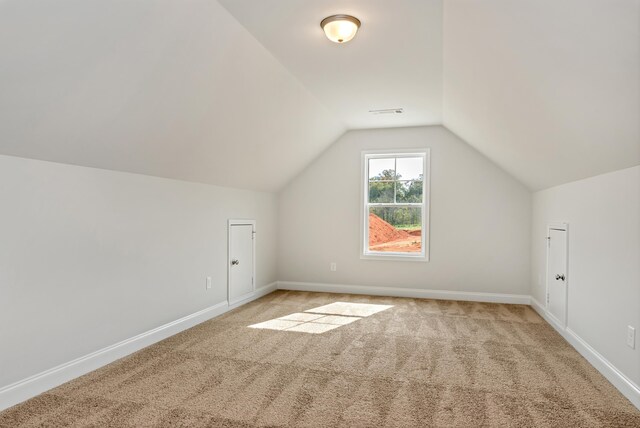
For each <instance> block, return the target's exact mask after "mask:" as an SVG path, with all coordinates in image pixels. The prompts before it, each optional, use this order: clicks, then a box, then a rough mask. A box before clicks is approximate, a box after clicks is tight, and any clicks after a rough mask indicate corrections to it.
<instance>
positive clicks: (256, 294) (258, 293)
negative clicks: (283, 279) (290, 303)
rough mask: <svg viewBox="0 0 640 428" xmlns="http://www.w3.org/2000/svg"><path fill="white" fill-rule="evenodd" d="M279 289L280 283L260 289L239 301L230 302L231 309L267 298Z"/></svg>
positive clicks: (273, 283)
mask: <svg viewBox="0 0 640 428" xmlns="http://www.w3.org/2000/svg"><path fill="white" fill-rule="evenodd" d="M277 289H278V282H277V281H276V282H272V283H271V284H268V285H265V286H264V287H260V288H258V289H256V290H255V291H253V292H251V293H249V294H246V295H244V296H242V297H240V298H239V299H236V300H234V301H231V302H229V309H230V310H231V309H235V308H237V307H239V306H242V305H244V304H246V303H249V302H250V301H252V300H256V299H259V298H260V297H262V296H266V295H267V294H269V293H273V292H274V291H276V290H277Z"/></svg>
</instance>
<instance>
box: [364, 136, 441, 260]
mask: <svg viewBox="0 0 640 428" xmlns="http://www.w3.org/2000/svg"><path fill="white" fill-rule="evenodd" d="M390 157H396V158H402V157H422V158H423V161H424V164H423V172H424V174H423V183H422V203H421V204H402V205H406V206H412V205H415V206H422V252H420V253H401V252H376V251H369V206H370V205H369V159H375V158H390ZM430 175H431V162H430V150H429V149H428V148H423V149H404V150H367V151H363V152H362V162H361V171H360V177H361V186H360V226H361V227H360V243H361V244H360V258H361V259H365V260H396V261H421V262H426V261H429V235H430V233H429V232H430V226H429V211H430V210H431V203H430V195H431V191H430V187H431V180H430ZM375 205H377V206H386V205H387V204H375ZM393 205H395V206H398V205H397V204H393ZM402 205H401V206H402Z"/></svg>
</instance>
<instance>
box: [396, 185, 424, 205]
mask: <svg viewBox="0 0 640 428" xmlns="http://www.w3.org/2000/svg"><path fill="white" fill-rule="evenodd" d="M396 202H397V203H399V204H408V203H420V202H422V181H415V180H414V181H396Z"/></svg>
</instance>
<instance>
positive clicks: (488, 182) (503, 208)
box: [278, 126, 531, 295]
mask: <svg viewBox="0 0 640 428" xmlns="http://www.w3.org/2000/svg"><path fill="white" fill-rule="evenodd" d="M416 147H429V148H430V149H431V206H432V207H431V243H430V261H429V262H404V261H401V262H398V261H387V260H384V261H379V260H361V259H360V245H359V243H360V241H359V239H360V227H361V219H360V201H361V197H360V192H361V185H360V183H361V179H360V163H361V152H362V151H363V150H370V149H394V148H398V149H400V148H416ZM530 219H531V193H530V192H529V191H528V190H527V189H526V188H525V187H524V186H523V185H522V184H520V183H519V182H517V181H515V180H514V179H513V178H511V177H510V176H509V175H507V174H506V173H505V172H504V171H502V170H501V169H499V168H498V167H496V166H495V165H494V164H493V163H491V162H490V161H489V160H488V159H486V158H485V157H483V156H482V155H480V154H479V153H478V152H476V151H475V150H473V149H472V148H471V147H470V146H468V145H467V144H466V143H464V142H463V141H462V140H460V139H459V138H457V137H456V136H455V135H453V134H452V133H451V132H449V131H448V130H446V129H445V128H443V127H441V126H433V127H419V128H401V129H384V130H367V131H351V132H348V133H347V134H345V135H344V136H343V137H342V138H340V139H339V140H338V141H337V142H336V143H335V144H334V145H333V146H331V147H330V148H329V149H328V150H327V151H326V152H325V153H324V154H322V155H321V156H320V157H319V158H318V159H317V160H316V161H315V162H314V163H313V164H312V165H310V166H309V168H307V169H306V170H305V171H304V172H303V173H302V174H301V175H299V176H298V177H297V178H295V179H294V180H293V181H292V182H291V183H290V184H289V185H288V186H287V187H285V188H284V189H283V190H282V191H281V193H280V198H279V221H280V223H279V224H280V228H279V240H278V245H279V251H278V279H279V280H284V281H302V282H318V283H331V284H355V285H368V286H384V287H406V288H416V289H431V290H455V291H470V292H492V293H507V294H525V295H528V294H529V258H530V233H529V229H530ZM331 262H336V263H337V267H338V269H337V271H336V272H331V271H330V269H329V264H330V263H331Z"/></svg>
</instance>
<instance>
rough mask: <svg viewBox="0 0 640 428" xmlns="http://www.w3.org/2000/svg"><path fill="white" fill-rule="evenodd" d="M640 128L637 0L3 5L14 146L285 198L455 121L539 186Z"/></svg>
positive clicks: (3, 60)
mask: <svg viewBox="0 0 640 428" xmlns="http://www.w3.org/2000/svg"><path fill="white" fill-rule="evenodd" d="M334 13H350V14H353V15H355V16H358V17H359V18H360V19H361V20H362V28H361V31H360V32H359V33H358V35H357V37H356V38H355V39H354V40H353V41H352V42H350V43H349V44H346V45H336V44H333V43H331V42H329V41H328V40H327V39H326V38H324V35H323V33H322V30H321V29H320V26H319V22H320V20H321V19H322V18H324V17H325V16H328V15H331V14H334ZM400 107H401V108H403V109H404V113H402V114H398V115H372V114H370V113H369V110H373V109H383V108H400ZM639 118H640V1H639V0H608V1H602V0H563V1H557V0H522V1H513V0H483V1H477V0H445V1H443V0H394V1H389V0H219V2H217V1H212V0H180V1H177V0H138V1H135V2H131V1H114V0H56V1H55V2H43V1H40V0H0V154H9V155H16V156H24V157H31V158H36V159H44V160H51V161H57V162H65V163H71V164H78V165H85V166H92V167H99V168H107V169H114V170H121V171H130V172H136V173H143V174H150V175H157V176H163V177H170V178H177V179H184V180H190V181H198V182H206V183H212V184H217V185H224V186H232V187H241V188H250V189H258V190H268V191H273V190H277V189H279V188H280V187H282V186H283V185H284V184H285V183H286V182H287V181H288V180H290V179H291V178H292V177H293V176H294V175H296V174H297V173H298V172H299V171H300V170H302V169H303V168H304V167H305V166H306V165H308V164H309V163H310V162H311V161H312V160H313V159H314V158H315V157H316V156H317V155H318V154H319V153H320V152H321V151H323V150H324V149H326V148H327V147H328V146H329V145H330V144H331V143H332V142H333V141H335V140H336V139H337V137H338V136H340V135H341V134H342V133H343V132H344V131H345V130H347V129H356V128H379V127H399V126H414V125H430V124H436V123H443V124H444V125H445V126H446V127H448V128H449V129H450V130H452V131H453V132H455V133H457V134H458V135H459V136H461V137H462V138H463V139H465V140H466V141H467V142H468V143H469V144H470V145H472V146H473V147H475V148H476V149H477V150H478V151H480V152H481V153H483V154H485V155H486V156H487V157H489V158H490V159H492V160H493V161H494V162H496V163H497V164H498V165H500V166H501V167H502V168H504V169H505V170H506V171H508V172H510V173H511V174H512V175H513V176H514V177H516V178H518V179H519V180H520V181H522V182H523V183H525V184H526V185H527V186H528V187H529V188H531V189H532V190H535V189H541V188H546V187H550V186H553V185H557V184H561V183H565V182H568V181H572V180H576V179H580V178H584V177H588V176H592V175H596V174H599V173H604V172H607V171H612V170H616V169H621V168H624V167H628V166H633V165H637V164H640V119H639Z"/></svg>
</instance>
